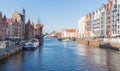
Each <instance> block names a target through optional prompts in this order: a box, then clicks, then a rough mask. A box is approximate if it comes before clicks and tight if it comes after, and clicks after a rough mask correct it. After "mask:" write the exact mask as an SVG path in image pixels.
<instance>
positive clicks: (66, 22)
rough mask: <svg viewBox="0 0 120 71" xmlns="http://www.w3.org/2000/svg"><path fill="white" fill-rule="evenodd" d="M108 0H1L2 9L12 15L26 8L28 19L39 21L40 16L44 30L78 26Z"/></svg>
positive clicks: (0, 6) (58, 29) (8, 15)
mask: <svg viewBox="0 0 120 71" xmlns="http://www.w3.org/2000/svg"><path fill="white" fill-rule="evenodd" d="M106 2H107V0H1V2H0V11H2V13H3V14H6V16H7V17H9V18H10V17H11V16H12V13H13V12H14V11H15V10H17V11H18V12H21V9H22V8H23V7H24V8H25V9H26V19H30V20H31V21H34V22H35V23H36V22H37V19H38V18H40V20H41V22H42V23H43V25H44V32H51V31H53V30H56V31H61V30H62V29H64V28H76V29H77V28H78V27H77V26H78V20H79V19H80V18H81V17H82V16H85V15H86V14H87V13H88V12H92V11H94V10H96V9H98V8H100V7H101V5H102V4H103V3H106ZM26 22H27V21H26Z"/></svg>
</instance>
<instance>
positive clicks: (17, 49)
mask: <svg viewBox="0 0 120 71" xmlns="http://www.w3.org/2000/svg"><path fill="white" fill-rule="evenodd" d="M22 50H23V48H22V47H15V48H13V49H11V50H3V52H2V53H0V60H3V59H6V58H8V57H9V56H11V55H13V54H15V53H18V52H20V51H22Z"/></svg>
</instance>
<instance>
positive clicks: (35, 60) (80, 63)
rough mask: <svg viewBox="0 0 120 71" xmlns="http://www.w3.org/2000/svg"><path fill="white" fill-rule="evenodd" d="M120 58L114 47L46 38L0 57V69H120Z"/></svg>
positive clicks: (68, 70)
mask: <svg viewBox="0 0 120 71" xmlns="http://www.w3.org/2000/svg"><path fill="white" fill-rule="evenodd" d="M119 60H120V54H119V53H117V52H115V51H112V50H106V49H101V48H95V47H92V46H87V45H83V44H77V43H75V42H73V41H68V42H62V41H58V40H56V39H44V45H43V46H42V47H41V48H38V49H36V50H34V51H22V52H20V53H17V54H15V55H13V56H11V57H9V58H7V59H5V60H2V61H0V71H120V61H119Z"/></svg>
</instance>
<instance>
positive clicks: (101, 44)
mask: <svg viewBox="0 0 120 71" xmlns="http://www.w3.org/2000/svg"><path fill="white" fill-rule="evenodd" d="M76 42H77V43H80V44H86V45H89V46H95V47H99V48H107V49H113V50H120V44H117V43H110V42H109V43H106V42H102V41H93V40H83V39H76Z"/></svg>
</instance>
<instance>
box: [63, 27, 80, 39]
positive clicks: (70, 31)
mask: <svg viewBox="0 0 120 71" xmlns="http://www.w3.org/2000/svg"><path fill="white" fill-rule="evenodd" d="M68 37H69V38H72V37H75V38H78V30H76V29H64V30H62V38H68Z"/></svg>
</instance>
